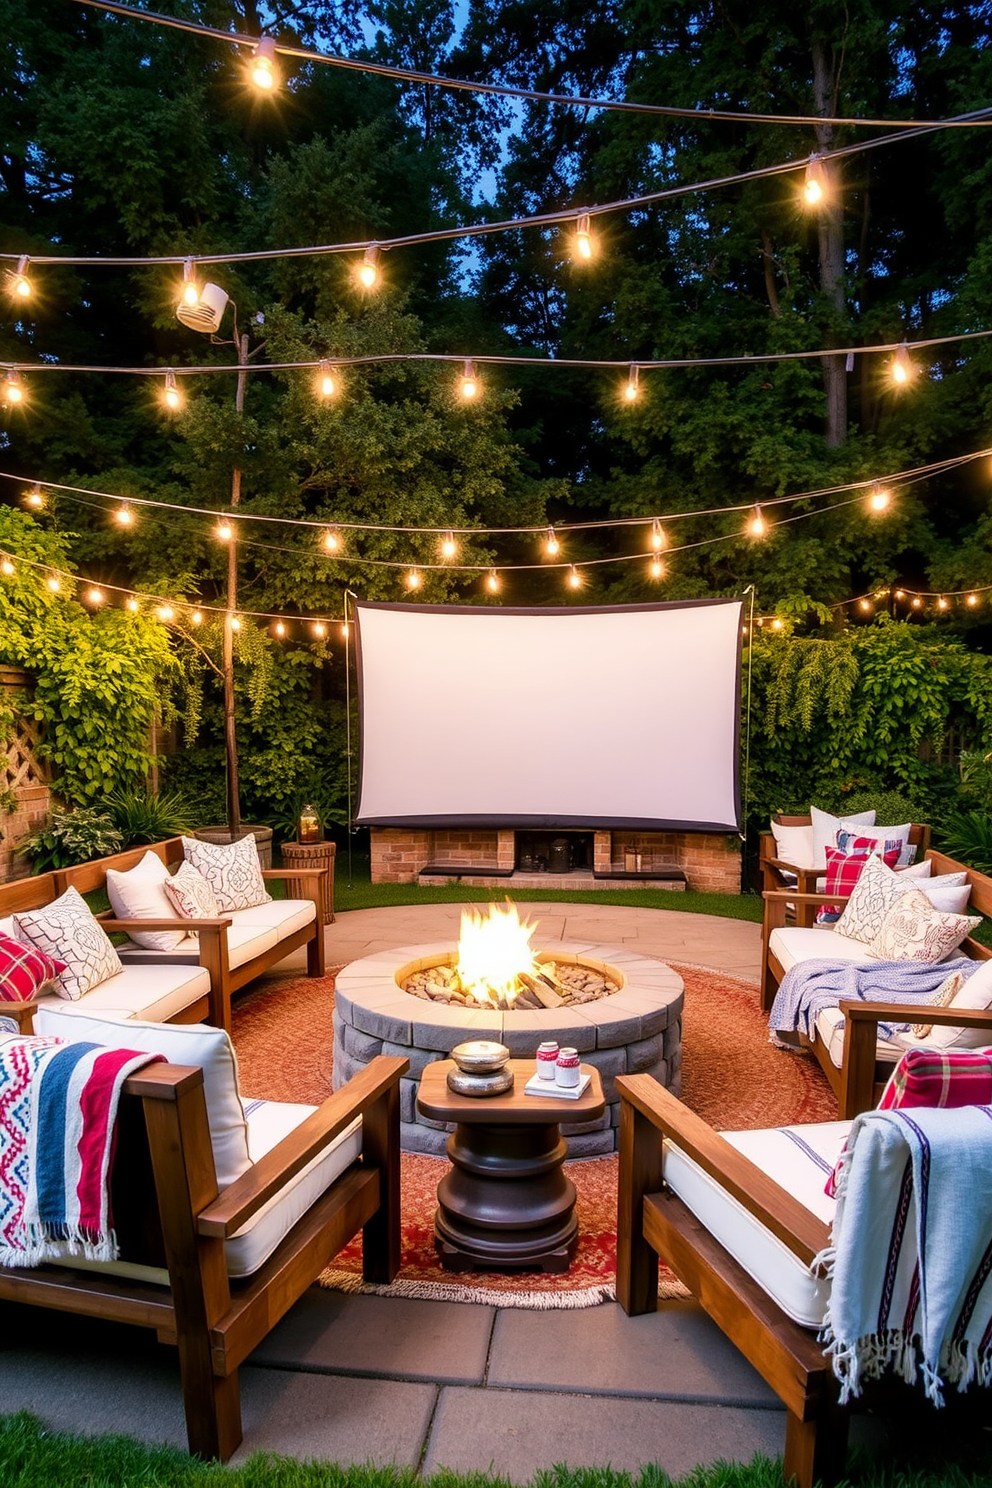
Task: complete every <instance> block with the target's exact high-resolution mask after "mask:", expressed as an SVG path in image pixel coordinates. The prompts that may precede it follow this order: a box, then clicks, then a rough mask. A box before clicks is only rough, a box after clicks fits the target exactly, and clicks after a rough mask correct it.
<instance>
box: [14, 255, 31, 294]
mask: <svg viewBox="0 0 992 1488" xmlns="http://www.w3.org/2000/svg"><path fill="white" fill-rule="evenodd" d="M29 263H30V259H29V258H28V256H27V254H26V253H22V254H21V256H20V258H19V259H18V260H17V268H16V269H15V270H14V272H13V274H12V275H11V276H10V286H9V287H10V292H11V294H12V295H15V296H16V298H17V299H19V300H28V299H30V298H31V280H30V279H29V278H28V264H29Z"/></svg>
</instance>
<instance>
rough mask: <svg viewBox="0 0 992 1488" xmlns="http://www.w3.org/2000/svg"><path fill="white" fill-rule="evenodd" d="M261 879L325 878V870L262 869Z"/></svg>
mask: <svg viewBox="0 0 992 1488" xmlns="http://www.w3.org/2000/svg"><path fill="white" fill-rule="evenodd" d="M262 877H263V878H288V879H295V878H326V877H327V869H326V868H263V869H262Z"/></svg>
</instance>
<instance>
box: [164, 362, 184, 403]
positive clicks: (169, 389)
mask: <svg viewBox="0 0 992 1488" xmlns="http://www.w3.org/2000/svg"><path fill="white" fill-rule="evenodd" d="M162 398H163V401H164V403H165V406H166V408H167V409H168V410H169V412H170V413H175V411H176V409H177V408H181V407H182V406H183V395H182V393H181V392H180V391H179V389H178V387H177V386H176V374H175V372H173V371H172V369H171V368H170V369H169V371H168V372H166V374H165V392H164V393H163V394H162Z"/></svg>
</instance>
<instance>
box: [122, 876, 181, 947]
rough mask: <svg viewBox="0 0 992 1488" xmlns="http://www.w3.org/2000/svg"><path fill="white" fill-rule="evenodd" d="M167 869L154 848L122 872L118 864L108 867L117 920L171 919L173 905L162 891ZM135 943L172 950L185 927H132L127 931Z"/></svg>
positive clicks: (166, 880)
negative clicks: (170, 928) (158, 928)
mask: <svg viewBox="0 0 992 1488" xmlns="http://www.w3.org/2000/svg"><path fill="white" fill-rule="evenodd" d="M168 879H169V870H168V869H167V868H166V866H165V864H164V863H163V862H162V859H161V858H160V857H158V856H157V855H156V854H155V853H153V852H146V853H145V856H144V857H143V858H142V859H141V862H140V863H138V864H136V865H135V867H133V868H129V869H128V871H127V872H126V873H122V872H121V871H120V870H119V869H117V868H108V869H107V898H108V899H109V900H110V906H111V908H112V909H113V911H114V914H115V915H116V916H117V918H118V919H119V920H174V919H175V918H176V907H175V905H174V904H173V903H172V900H171V899H170V898H169V896H168V894H167V893H166V892H165V885H166V883H167V882H168ZM128 933H129V934H130V937H131V939H132V940H133V941H134V943H135V945H139V946H144V948H145V950H148V951H171V950H173V949H174V948H175V947H176V946H177V945H178V944H179V942H180V941H181V940H185V938H186V931H185V930H131V931H129V932H128Z"/></svg>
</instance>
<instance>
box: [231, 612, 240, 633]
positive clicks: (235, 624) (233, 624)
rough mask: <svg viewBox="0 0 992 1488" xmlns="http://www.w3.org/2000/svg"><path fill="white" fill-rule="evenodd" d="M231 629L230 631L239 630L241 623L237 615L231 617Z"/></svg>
mask: <svg viewBox="0 0 992 1488" xmlns="http://www.w3.org/2000/svg"><path fill="white" fill-rule="evenodd" d="M231 629H232V630H240V629H241V621H240V620H239V619H238V617H237V615H232V616H231Z"/></svg>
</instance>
